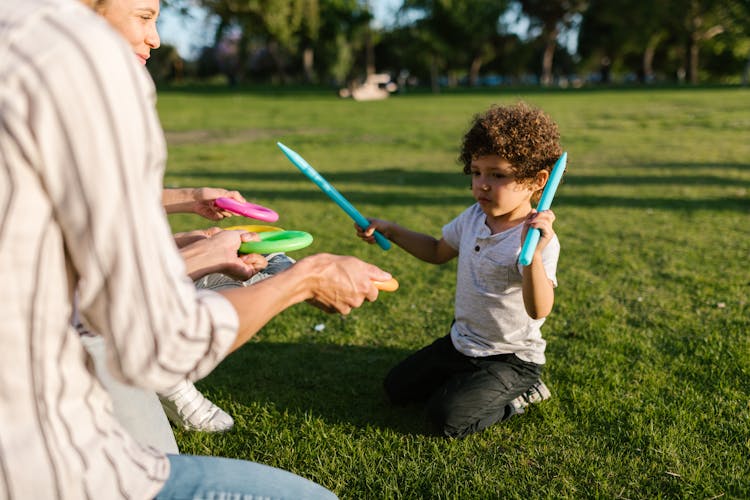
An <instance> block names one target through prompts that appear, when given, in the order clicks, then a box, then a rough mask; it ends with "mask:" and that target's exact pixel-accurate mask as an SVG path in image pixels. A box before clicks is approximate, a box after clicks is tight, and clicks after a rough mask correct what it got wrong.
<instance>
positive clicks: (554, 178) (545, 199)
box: [518, 152, 568, 266]
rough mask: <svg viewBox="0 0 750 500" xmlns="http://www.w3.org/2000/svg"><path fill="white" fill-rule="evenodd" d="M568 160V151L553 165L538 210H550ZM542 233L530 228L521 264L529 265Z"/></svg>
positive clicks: (522, 250) (522, 252) (522, 251)
mask: <svg viewBox="0 0 750 500" xmlns="http://www.w3.org/2000/svg"><path fill="white" fill-rule="evenodd" d="M567 162H568V153H567V152H566V153H563V154H562V156H560V158H559V159H558V160H557V162H555V166H554V167H552V172H551V173H550V176H549V179H548V180H547V185H546V186H544V191H542V197H541V198H540V199H539V204H538V205H537V206H536V209H537V211H538V212H541V211H542V210H549V207H550V206H551V205H552V199H553V198H554V197H555V192H556V191H557V186H559V185H560V179H562V176H563V172H565V166H566V165H567ZM541 235H542V233H541V232H540V231H539V229H537V228H535V227H532V228H529V231H528V232H527V233H526V240H525V241H524V242H523V247H521V255H520V256H519V257H518V261H519V262H520V263H521V265H524V266H528V265H529V264H531V259H532V257H534V252H535V251H536V245H537V243H539V238H540V237H541Z"/></svg>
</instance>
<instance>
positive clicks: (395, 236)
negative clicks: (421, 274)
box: [384, 224, 447, 264]
mask: <svg viewBox="0 0 750 500" xmlns="http://www.w3.org/2000/svg"><path fill="white" fill-rule="evenodd" d="M384 232H385V234H384V235H385V237H386V238H388V239H389V240H391V241H392V242H393V243H395V244H396V245H398V246H400V247H401V248H403V249H404V250H406V251H407V252H409V253H410V254H411V255H413V256H414V257H416V258H418V259H420V260H423V261H425V262H429V263H430V264H442V263H443V262H445V261H446V260H447V259H445V258H444V257H443V256H441V255H440V251H439V250H440V240H438V239H435V238H434V237H432V236H430V235H428V234H423V233H418V232H416V231H412V230H410V229H406V228H405V227H402V226H399V225H398V224H391V225H390V226H389V228H388V229H387V230H386V231H384Z"/></svg>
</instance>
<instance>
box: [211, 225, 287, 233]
mask: <svg viewBox="0 0 750 500" xmlns="http://www.w3.org/2000/svg"><path fill="white" fill-rule="evenodd" d="M222 229H224V231H247V232H248V233H264V232H266V231H283V230H284V228H283V227H276V226H259V225H255V224H248V225H245V226H230V227H224V228H222Z"/></svg>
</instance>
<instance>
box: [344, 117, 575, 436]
mask: <svg viewBox="0 0 750 500" xmlns="http://www.w3.org/2000/svg"><path fill="white" fill-rule="evenodd" d="M559 139H560V134H559V131H558V128H557V125H556V124H555V123H554V122H553V121H552V120H551V119H550V118H549V116H547V115H546V114H544V113H543V112H542V111H540V110H537V109H533V108H531V107H529V106H528V105H526V104H524V103H519V104H516V105H514V106H502V107H501V106H493V107H491V108H490V109H489V110H488V111H486V112H485V113H483V114H481V115H477V116H475V118H474V121H473V123H472V125H471V128H470V129H469V131H468V132H467V133H466V134H465V136H464V138H463V142H462V146H461V153H460V156H459V160H460V162H461V163H463V166H464V169H463V170H464V173H465V174H467V175H471V190H472V194H473V195H474V198H475V199H476V203H475V204H474V205H472V206H470V207H469V208H468V209H466V210H465V211H464V212H463V213H462V214H461V215H459V216H458V217H457V218H455V219H454V220H453V221H451V222H450V223H448V224H447V225H446V226H444V227H443V234H442V238H441V239H439V240H438V239H436V238H433V237H432V236H429V235H426V234H422V233H417V232H414V231H411V230H409V229H406V228H404V227H401V226H399V225H398V224H395V223H393V222H387V221H383V220H378V219H372V220H370V222H371V225H370V227H368V228H367V229H366V230H362V229H361V228H357V234H358V236H359V237H360V238H362V239H363V240H365V241H367V242H369V243H373V242H374V238H373V232H374V231H375V230H378V231H380V232H381V233H382V234H383V235H385V236H386V237H387V238H388V239H389V240H391V241H393V242H394V243H396V244H397V245H398V246H400V247H401V248H403V249H404V250H406V251H407V252H409V253H410V254H412V255H414V256H415V257H417V258H419V259H421V260H424V261H425V262H430V263H433V264H442V263H444V262H447V261H449V260H451V259H453V258H454V257H458V271H457V277H456V300H455V302H456V305H455V319H454V322H453V324H452V326H451V328H450V332H449V334H448V335H446V336H445V337H442V338H440V339H438V340H436V341H435V342H434V343H432V344H431V345H429V346H427V347H425V348H423V349H421V350H420V351H418V352H416V353H414V354H412V355H411V356H409V357H408V358H406V359H405V360H403V361H402V362H401V363H399V364H398V365H397V366H395V367H394V368H393V369H392V370H391V371H390V373H388V375H387V376H386V379H385V383H384V385H385V390H386V393H387V394H388V397H389V398H390V400H391V401H392V402H393V403H395V404H398V405H405V404H407V403H412V402H423V401H426V408H427V414H428V418H429V420H430V421H431V423H432V424H433V425H434V426H435V429H436V431H437V432H438V433H440V434H443V435H446V436H449V437H456V438H458V437H465V436H467V435H469V434H471V433H474V432H478V431H481V430H483V429H485V428H487V427H488V426H490V425H492V424H494V423H496V422H498V421H501V420H504V419H506V418H508V417H510V416H511V415H513V414H515V413H522V412H523V407H524V406H527V405H528V404H529V403H530V402H536V401H541V400H543V399H547V398H549V396H550V393H549V390H548V389H547V387H546V386H545V385H544V383H543V382H542V381H541V380H540V378H539V377H540V374H541V369H542V365H543V364H544V363H545V357H544V348H545V345H546V344H545V341H544V340H543V339H542V336H541V331H540V327H541V326H542V324H543V323H544V320H545V318H546V316H547V315H548V314H549V313H550V312H551V311H552V306H553V303H554V287H555V286H557V281H556V276H555V274H556V269H557V260H558V256H559V253H560V244H559V241H558V239H557V236H556V235H555V232H554V231H553V229H552V223H553V221H554V219H555V216H554V214H553V213H552V212H551V211H549V210H546V211H543V212H539V213H537V212H536V210H533V209H532V208H531V207H532V202H536V201H538V199H539V197H540V196H541V191H542V189H543V188H544V186H545V184H546V182H547V179H548V178H549V175H550V171H551V169H552V166H553V165H554V163H555V161H556V160H557V159H558V157H559V156H560V155H561V154H562V148H561V146H560V144H559ZM529 227H535V228H537V229H539V230H540V231H541V238H540V240H539V243H538V245H537V247H536V251H535V253H534V257H533V259H532V261H531V263H530V264H529V265H528V266H521V265H520V264H519V263H518V256H519V253H520V250H521V245H522V243H523V241H524V238H525V236H526V232H527V231H528V229H529Z"/></svg>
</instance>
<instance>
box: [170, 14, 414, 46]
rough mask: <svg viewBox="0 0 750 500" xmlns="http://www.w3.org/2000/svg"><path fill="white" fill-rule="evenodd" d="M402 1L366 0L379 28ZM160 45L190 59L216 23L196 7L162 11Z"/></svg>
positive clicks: (210, 37)
mask: <svg viewBox="0 0 750 500" xmlns="http://www.w3.org/2000/svg"><path fill="white" fill-rule="evenodd" d="M401 1H402V0H370V6H371V7H372V9H373V14H374V15H375V22H376V23H378V24H380V25H381V26H387V25H388V24H390V23H391V21H392V20H393V17H394V13H395V11H396V9H398V7H399V6H400V5H401ZM158 26H159V35H160V36H161V43H163V44H169V45H174V46H175V47H177V51H178V52H179V53H180V55H181V56H182V57H184V58H188V59H192V58H193V57H195V56H197V55H198V52H199V51H200V49H201V48H202V47H205V46H207V45H212V43H213V35H214V32H215V30H216V20H215V19H212V18H211V17H210V16H208V15H207V13H206V11H205V10H204V9H201V8H200V7H195V8H191V9H190V10H189V16H187V17H186V16H181V15H180V14H179V13H178V12H177V11H176V10H174V9H170V8H165V9H163V10H162V12H161V14H160V15H159V25H158Z"/></svg>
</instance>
